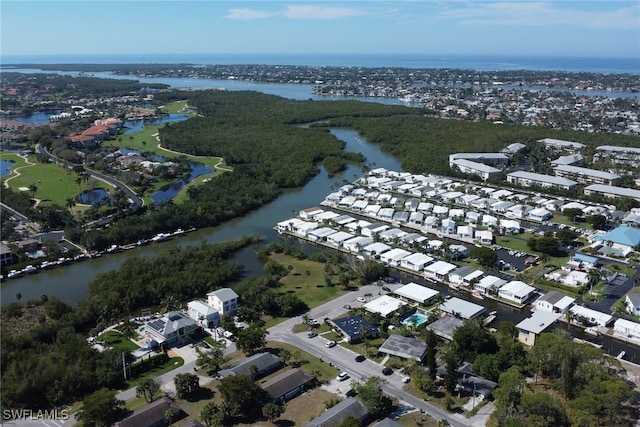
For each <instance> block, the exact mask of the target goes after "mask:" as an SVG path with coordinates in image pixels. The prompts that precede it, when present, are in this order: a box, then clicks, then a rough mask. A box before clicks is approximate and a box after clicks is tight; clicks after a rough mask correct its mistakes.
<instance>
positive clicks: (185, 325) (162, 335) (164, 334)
mask: <svg viewBox="0 0 640 427" xmlns="http://www.w3.org/2000/svg"><path fill="white" fill-rule="evenodd" d="M198 327H199V325H198V322H197V321H195V320H193V319H192V318H190V317H189V316H187V315H186V314H184V313H181V312H179V311H171V312H169V313H167V314H165V315H164V316H163V317H161V318H159V319H151V320H149V321H148V322H147V323H146V325H145V332H146V333H147V334H148V335H149V336H150V337H151V338H153V339H154V340H156V341H157V342H158V343H163V342H164V343H166V344H167V345H168V346H174V345H179V344H182V343H184V342H187V341H189V339H190V338H189V336H190V335H191V333H192V332H194V331H195V330H196V329H198Z"/></svg>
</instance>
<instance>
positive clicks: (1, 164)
mask: <svg viewBox="0 0 640 427" xmlns="http://www.w3.org/2000/svg"><path fill="white" fill-rule="evenodd" d="M14 164H15V163H14V162H12V161H11V160H0V176H7V175H9V174H11V171H10V170H9V168H10V167H11V166H13V165H14Z"/></svg>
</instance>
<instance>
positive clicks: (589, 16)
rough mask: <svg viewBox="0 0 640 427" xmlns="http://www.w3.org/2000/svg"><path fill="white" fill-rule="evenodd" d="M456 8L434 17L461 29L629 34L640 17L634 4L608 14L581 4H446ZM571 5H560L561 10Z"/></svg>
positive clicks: (605, 11) (639, 6)
mask: <svg viewBox="0 0 640 427" xmlns="http://www.w3.org/2000/svg"><path fill="white" fill-rule="evenodd" d="M460 4H463V5H465V6H467V7H465V8H455V9H449V10H446V11H443V12H440V13H439V14H438V17H439V18H443V19H451V20H459V21H460V23H461V24H463V25H482V26H486V25H508V26H546V25H568V26H574V27H584V28H592V29H614V30H629V29H636V28H638V16H639V15H640V4H637V3H623V4H630V6H628V7H621V8H618V9H611V10H585V8H584V5H585V3H583V2H577V3H575V4H576V5H578V7H581V8H580V9H578V8H574V9H569V8H566V7H562V8H559V7H556V6H555V5H553V4H551V3H544V2H509V3H506V2H496V3H450V4H449V5H460ZM571 4H572V3H570V2H566V3H563V5H565V6H566V5H571ZM586 4H588V3H586ZM613 4H616V3H613ZM617 4H620V3H617ZM454 7H455V6H454Z"/></svg>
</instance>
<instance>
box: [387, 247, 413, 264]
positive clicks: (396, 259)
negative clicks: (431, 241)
mask: <svg viewBox="0 0 640 427" xmlns="http://www.w3.org/2000/svg"><path fill="white" fill-rule="evenodd" d="M411 253H412V252H409V251H407V250H404V249H401V248H394V249H391V250H390V251H387V252H384V253H382V254H380V261H382V262H383V263H385V264H387V265H389V266H391V267H398V266H399V265H400V262H401V261H402V259H403V258H406V257H408V256H409V255H411Z"/></svg>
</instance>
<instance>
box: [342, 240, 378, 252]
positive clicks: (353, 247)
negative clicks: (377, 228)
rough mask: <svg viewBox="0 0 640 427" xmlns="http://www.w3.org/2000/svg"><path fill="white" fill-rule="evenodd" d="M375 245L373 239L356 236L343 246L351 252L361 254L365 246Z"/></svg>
mask: <svg viewBox="0 0 640 427" xmlns="http://www.w3.org/2000/svg"><path fill="white" fill-rule="evenodd" d="M373 243H374V241H373V239H372V238H371V237H365V236H356V237H353V238H351V239H349V240H346V241H345V242H344V243H343V244H342V246H343V247H344V248H345V249H346V250H348V251H349V252H353V253H360V251H361V250H362V248H364V247H365V246H369V245H371V244H373Z"/></svg>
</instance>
